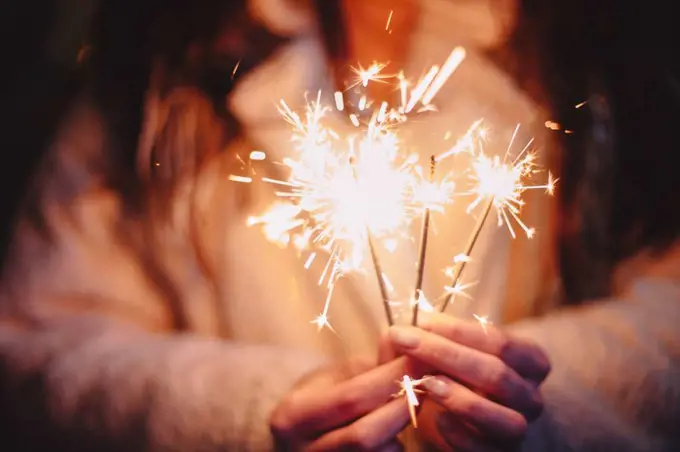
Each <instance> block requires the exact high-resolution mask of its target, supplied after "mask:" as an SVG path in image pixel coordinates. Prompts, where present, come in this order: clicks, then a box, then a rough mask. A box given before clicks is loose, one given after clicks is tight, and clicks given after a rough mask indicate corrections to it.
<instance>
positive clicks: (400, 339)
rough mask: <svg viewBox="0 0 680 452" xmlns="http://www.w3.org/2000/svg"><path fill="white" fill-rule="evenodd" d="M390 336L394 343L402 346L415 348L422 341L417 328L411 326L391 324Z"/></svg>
mask: <svg viewBox="0 0 680 452" xmlns="http://www.w3.org/2000/svg"><path fill="white" fill-rule="evenodd" d="M388 334H389V338H390V340H391V341H392V343H393V344H394V345H396V346H398V347H400V348H415V347H417V346H418V344H419V343H420V336H419V332H418V329H417V328H414V327H409V326H391V327H390V329H389V333H388Z"/></svg>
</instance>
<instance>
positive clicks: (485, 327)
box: [472, 314, 491, 334]
mask: <svg viewBox="0 0 680 452" xmlns="http://www.w3.org/2000/svg"><path fill="white" fill-rule="evenodd" d="M472 316H473V317H474V318H475V320H477V321H478V322H479V325H480V326H481V327H482V329H483V330H484V334H489V331H488V328H489V325H491V321H490V320H489V318H488V317H487V316H485V315H484V316H482V315H477V314H472Z"/></svg>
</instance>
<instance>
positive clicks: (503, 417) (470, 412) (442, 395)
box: [390, 315, 550, 451]
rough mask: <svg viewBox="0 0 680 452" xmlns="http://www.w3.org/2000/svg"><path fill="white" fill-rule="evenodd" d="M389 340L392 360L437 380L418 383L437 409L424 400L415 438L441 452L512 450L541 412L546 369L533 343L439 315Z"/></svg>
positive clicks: (398, 331) (399, 330)
mask: <svg viewBox="0 0 680 452" xmlns="http://www.w3.org/2000/svg"><path fill="white" fill-rule="evenodd" d="M390 338H391V340H392V343H393V345H394V347H395V350H396V351H397V352H399V353H403V354H405V355H407V356H408V357H410V358H411V359H414V360H416V361H417V362H420V363H423V364H425V365H427V366H430V370H431V371H432V373H434V374H437V376H436V377H433V378H432V379H429V380H426V382H425V383H424V386H425V389H426V390H427V392H428V395H429V396H430V398H431V400H432V401H434V402H436V404H433V403H431V402H429V401H427V400H426V403H424V404H423V408H422V410H421V413H420V416H419V419H420V418H421V417H422V420H420V421H419V423H420V424H421V426H422V427H421V429H420V430H421V432H420V433H421V434H424V436H425V437H426V439H428V440H429V441H431V442H433V443H434V444H437V445H439V446H440V447H444V446H448V447H447V449H448V448H454V449H455V450H456V451H460V450H471V451H472V450H474V451H484V450H500V449H499V448H498V447H497V446H498V445H499V444H503V445H504V446H506V445H511V446H516V445H517V444H519V442H520V441H521V440H522V438H523V437H524V434H525V432H526V429H527V425H528V423H529V422H531V421H533V420H535V419H536V418H537V417H538V416H539V415H540V413H541V411H542V408H543V403H542V399H541V395H540V392H539V390H538V387H539V385H540V384H541V383H542V382H543V380H544V379H545V378H546V376H547V375H548V373H549V371H550V364H549V361H548V358H547V356H546V355H545V353H544V352H543V351H542V350H541V349H540V348H539V347H538V346H537V345H535V344H533V343H530V342H528V341H526V340H523V339H519V338H515V337H512V336H509V335H507V334H505V333H503V332H502V331H501V330H499V329H497V328H494V327H491V326H487V327H486V331H485V329H483V328H482V327H481V326H480V325H478V324H476V323H471V322H464V321H460V320H456V319H454V318H451V317H448V316H443V315H435V316H432V317H430V318H429V319H427V320H426V321H425V322H423V324H422V328H413V327H393V328H392V329H391V330H390ZM436 405H438V406H439V407H437V406H436Z"/></svg>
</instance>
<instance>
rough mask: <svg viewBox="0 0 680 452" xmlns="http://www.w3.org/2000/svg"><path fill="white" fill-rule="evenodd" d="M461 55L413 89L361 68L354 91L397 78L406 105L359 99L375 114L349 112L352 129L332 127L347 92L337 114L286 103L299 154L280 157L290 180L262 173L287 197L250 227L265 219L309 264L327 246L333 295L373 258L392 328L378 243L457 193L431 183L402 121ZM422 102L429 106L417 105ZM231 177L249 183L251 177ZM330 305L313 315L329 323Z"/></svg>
mask: <svg viewBox="0 0 680 452" xmlns="http://www.w3.org/2000/svg"><path fill="white" fill-rule="evenodd" d="M464 57H465V51H464V50H463V49H462V48H456V49H454V51H453V52H452V53H451V55H450V56H449V58H448V59H447V61H446V62H445V63H444V65H443V66H442V69H441V70H440V69H439V67H438V66H435V67H433V68H432V69H431V70H430V71H429V72H428V73H427V75H426V76H425V77H424V78H423V79H421V81H420V82H419V83H418V84H416V85H415V86H414V88H413V89H412V90H409V88H408V83H407V81H406V79H405V77H404V76H403V74H401V73H399V74H397V75H387V74H385V73H384V72H383V71H384V69H385V67H386V65H384V64H380V63H374V64H372V65H371V66H369V67H368V68H366V69H364V68H361V67H358V68H355V69H354V71H355V73H356V79H355V80H354V81H353V83H352V84H351V85H350V86H351V87H358V86H361V87H366V86H367V85H368V84H369V83H372V82H387V81H388V80H390V79H396V81H397V87H398V89H399V91H400V100H401V103H400V105H398V106H396V107H391V106H389V105H388V104H387V103H385V102H383V103H381V104H380V105H379V106H377V107H376V108H375V109H373V110H370V109H371V108H372V103H371V101H370V99H368V98H367V97H366V96H361V97H360V99H359V103H358V105H357V108H358V110H359V112H363V113H364V114H365V113H367V112H371V114H370V119H369V120H368V121H364V122H362V121H361V120H360V119H359V116H358V115H357V114H356V113H355V112H348V113H347V116H348V118H349V119H350V121H351V123H352V124H353V125H354V129H352V130H351V131H349V132H348V131H346V130H342V129H341V128H339V127H334V126H333V124H332V120H333V116H334V115H333V114H332V113H335V112H339V111H344V110H345V108H346V104H345V99H344V95H343V93H342V92H336V93H335V95H334V101H335V106H336V109H335V112H334V111H333V110H332V108H330V107H327V106H324V105H323V104H322V102H321V97H320V95H319V96H318V97H317V98H316V100H315V101H313V102H311V103H309V104H308V105H307V107H306V109H305V112H304V114H303V115H299V114H298V113H297V112H295V111H293V110H292V109H291V108H289V107H288V105H287V104H286V103H285V102H284V101H281V103H280V111H281V112H282V114H283V117H284V119H285V120H286V121H288V123H289V124H290V125H291V126H292V129H293V141H294V144H295V150H296V155H295V156H292V157H289V158H287V159H285V160H284V161H283V164H284V165H285V166H286V167H287V168H288V169H289V170H290V176H289V177H288V178H287V179H285V180H277V179H271V178H263V179H262V180H264V181H265V182H267V183H270V184H274V185H276V186H277V187H279V188H280V189H279V191H277V193H276V194H277V196H279V197H280V198H281V202H279V203H277V204H275V205H274V206H272V207H271V208H270V209H269V211H268V212H265V213H264V214H263V215H261V216H258V217H251V218H250V219H249V224H251V225H255V224H259V225H261V226H262V228H263V230H264V232H265V235H266V237H267V238H268V239H270V240H272V241H274V242H277V243H280V244H290V243H292V244H293V245H294V246H295V247H296V248H297V249H298V250H299V251H301V252H311V254H310V257H309V258H308V260H307V263H306V266H307V267H309V266H311V264H312V261H313V260H314V259H315V258H316V257H317V256H319V254H318V253H317V252H316V251H319V250H321V251H324V252H325V253H322V254H325V255H327V256H328V261H327V262H326V264H325V266H324V271H323V272H322V275H321V278H320V279H319V284H323V285H326V286H327V288H328V291H329V293H332V287H333V286H334V285H335V284H336V282H337V281H338V279H339V278H340V277H342V276H343V275H345V274H348V273H351V272H356V271H360V270H362V269H363V268H364V263H365V262H366V260H367V259H368V258H370V259H371V261H372V263H373V268H374V270H375V273H376V279H377V281H378V286H379V288H380V292H381V297H382V299H383V300H382V301H383V305H384V307H385V314H386V317H387V320H388V323H390V324H391V323H392V314H391V308H390V300H389V293H388V288H387V284H386V281H385V277H384V275H383V271H382V268H381V265H380V262H379V260H378V251H377V248H379V247H381V246H383V247H387V244H388V243H390V244H392V243H394V242H395V239H397V238H400V237H402V236H403V235H404V234H405V231H407V230H408V226H409V225H410V224H411V222H412V221H413V220H414V219H415V218H418V217H419V216H420V215H422V214H423V213H424V212H428V213H427V215H429V212H430V211H441V210H443V206H444V205H446V204H447V203H448V202H449V201H450V198H451V195H452V189H453V185H452V182H451V180H450V179H449V178H444V180H443V181H440V182H438V183H434V182H433V181H432V180H430V179H429V178H425V177H423V176H422V173H423V171H422V168H421V166H420V165H419V163H418V157H417V155H416V154H415V153H411V154H409V153H408V152H407V151H406V149H404V146H403V144H402V143H401V139H400V137H399V134H398V128H397V127H396V126H398V125H399V124H401V123H403V122H404V121H406V120H407V116H408V115H409V114H416V113H418V112H419V111H421V110H427V107H428V105H429V104H430V102H431V101H432V99H433V98H434V96H435V95H436V93H437V92H438V91H439V89H441V87H442V86H443V84H444V82H445V81H446V79H448V77H450V75H451V74H452V73H453V72H454V70H455V69H456V68H457V67H458V65H459V64H460V63H461V62H462V60H463V58H464ZM419 104H420V105H422V107H423V108H422V109H417V108H416V106H417V105H419ZM364 114H362V116H364ZM233 180H236V181H240V182H250V181H251V180H252V178H243V177H242V176H240V177H239V176H237V177H235V178H233ZM330 301H331V297H327V299H326V302H325V304H324V309H323V311H322V314H321V315H320V316H319V317H318V318H317V319H316V320H315V321H314V322H315V323H317V325H319V326H330V325H329V323H328V317H327V313H328V306H329V303H330Z"/></svg>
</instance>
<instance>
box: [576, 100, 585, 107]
mask: <svg viewBox="0 0 680 452" xmlns="http://www.w3.org/2000/svg"><path fill="white" fill-rule="evenodd" d="M587 103H588V101H587V100H584V101H583V102H581V103H580V104H576V105H575V106H574V108H581V107H583V106H584V105H586V104H587Z"/></svg>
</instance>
